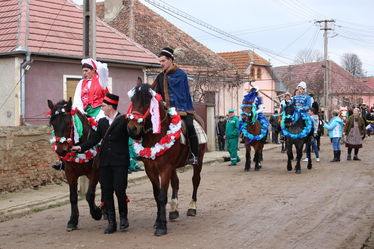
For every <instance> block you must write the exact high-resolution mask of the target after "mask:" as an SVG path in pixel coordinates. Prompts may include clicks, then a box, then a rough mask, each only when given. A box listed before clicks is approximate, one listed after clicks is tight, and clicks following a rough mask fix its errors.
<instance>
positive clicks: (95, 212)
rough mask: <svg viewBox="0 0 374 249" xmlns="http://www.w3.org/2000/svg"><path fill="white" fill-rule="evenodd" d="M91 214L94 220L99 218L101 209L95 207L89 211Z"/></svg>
mask: <svg viewBox="0 0 374 249" xmlns="http://www.w3.org/2000/svg"><path fill="white" fill-rule="evenodd" d="M91 216H92V218H93V219H94V220H101V217H102V213H101V209H100V208H98V207H96V208H95V209H94V210H93V211H92V212H91Z"/></svg>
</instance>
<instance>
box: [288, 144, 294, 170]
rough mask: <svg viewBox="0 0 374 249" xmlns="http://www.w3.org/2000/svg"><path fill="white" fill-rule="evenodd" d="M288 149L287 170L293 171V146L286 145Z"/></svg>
mask: <svg viewBox="0 0 374 249" xmlns="http://www.w3.org/2000/svg"><path fill="white" fill-rule="evenodd" d="M286 148H287V170H288V171H291V170H292V160H293V154H292V144H291V143H290V142H287V143H286Z"/></svg>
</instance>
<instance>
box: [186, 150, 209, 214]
mask: <svg viewBox="0 0 374 249" xmlns="http://www.w3.org/2000/svg"><path fill="white" fill-rule="evenodd" d="M204 152H205V145H200V146H199V161H198V164H197V165H195V166H194V167H193V176H192V185H193V191H192V200H191V202H190V205H189V206H188V210H187V216H196V209H197V205H196V202H197V190H198V188H199V185H200V180H201V176H200V173H201V169H202V168H203V158H204Z"/></svg>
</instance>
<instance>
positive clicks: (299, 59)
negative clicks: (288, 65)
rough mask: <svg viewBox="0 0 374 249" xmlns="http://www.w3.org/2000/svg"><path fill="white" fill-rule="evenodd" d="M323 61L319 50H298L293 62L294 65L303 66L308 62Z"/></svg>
mask: <svg viewBox="0 0 374 249" xmlns="http://www.w3.org/2000/svg"><path fill="white" fill-rule="evenodd" d="M320 61H323V56H322V53H321V52H320V51H319V50H308V49H303V50H300V51H299V52H298V53H297V55H296V57H295V60H294V63H295V64H305V63H310V62H320Z"/></svg>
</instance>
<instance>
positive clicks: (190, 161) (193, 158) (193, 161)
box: [188, 153, 198, 165]
mask: <svg viewBox="0 0 374 249" xmlns="http://www.w3.org/2000/svg"><path fill="white" fill-rule="evenodd" d="M197 163H198V160H197V157H196V156H195V155H194V154H193V153H191V156H190V158H188V164H192V165H197Z"/></svg>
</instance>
